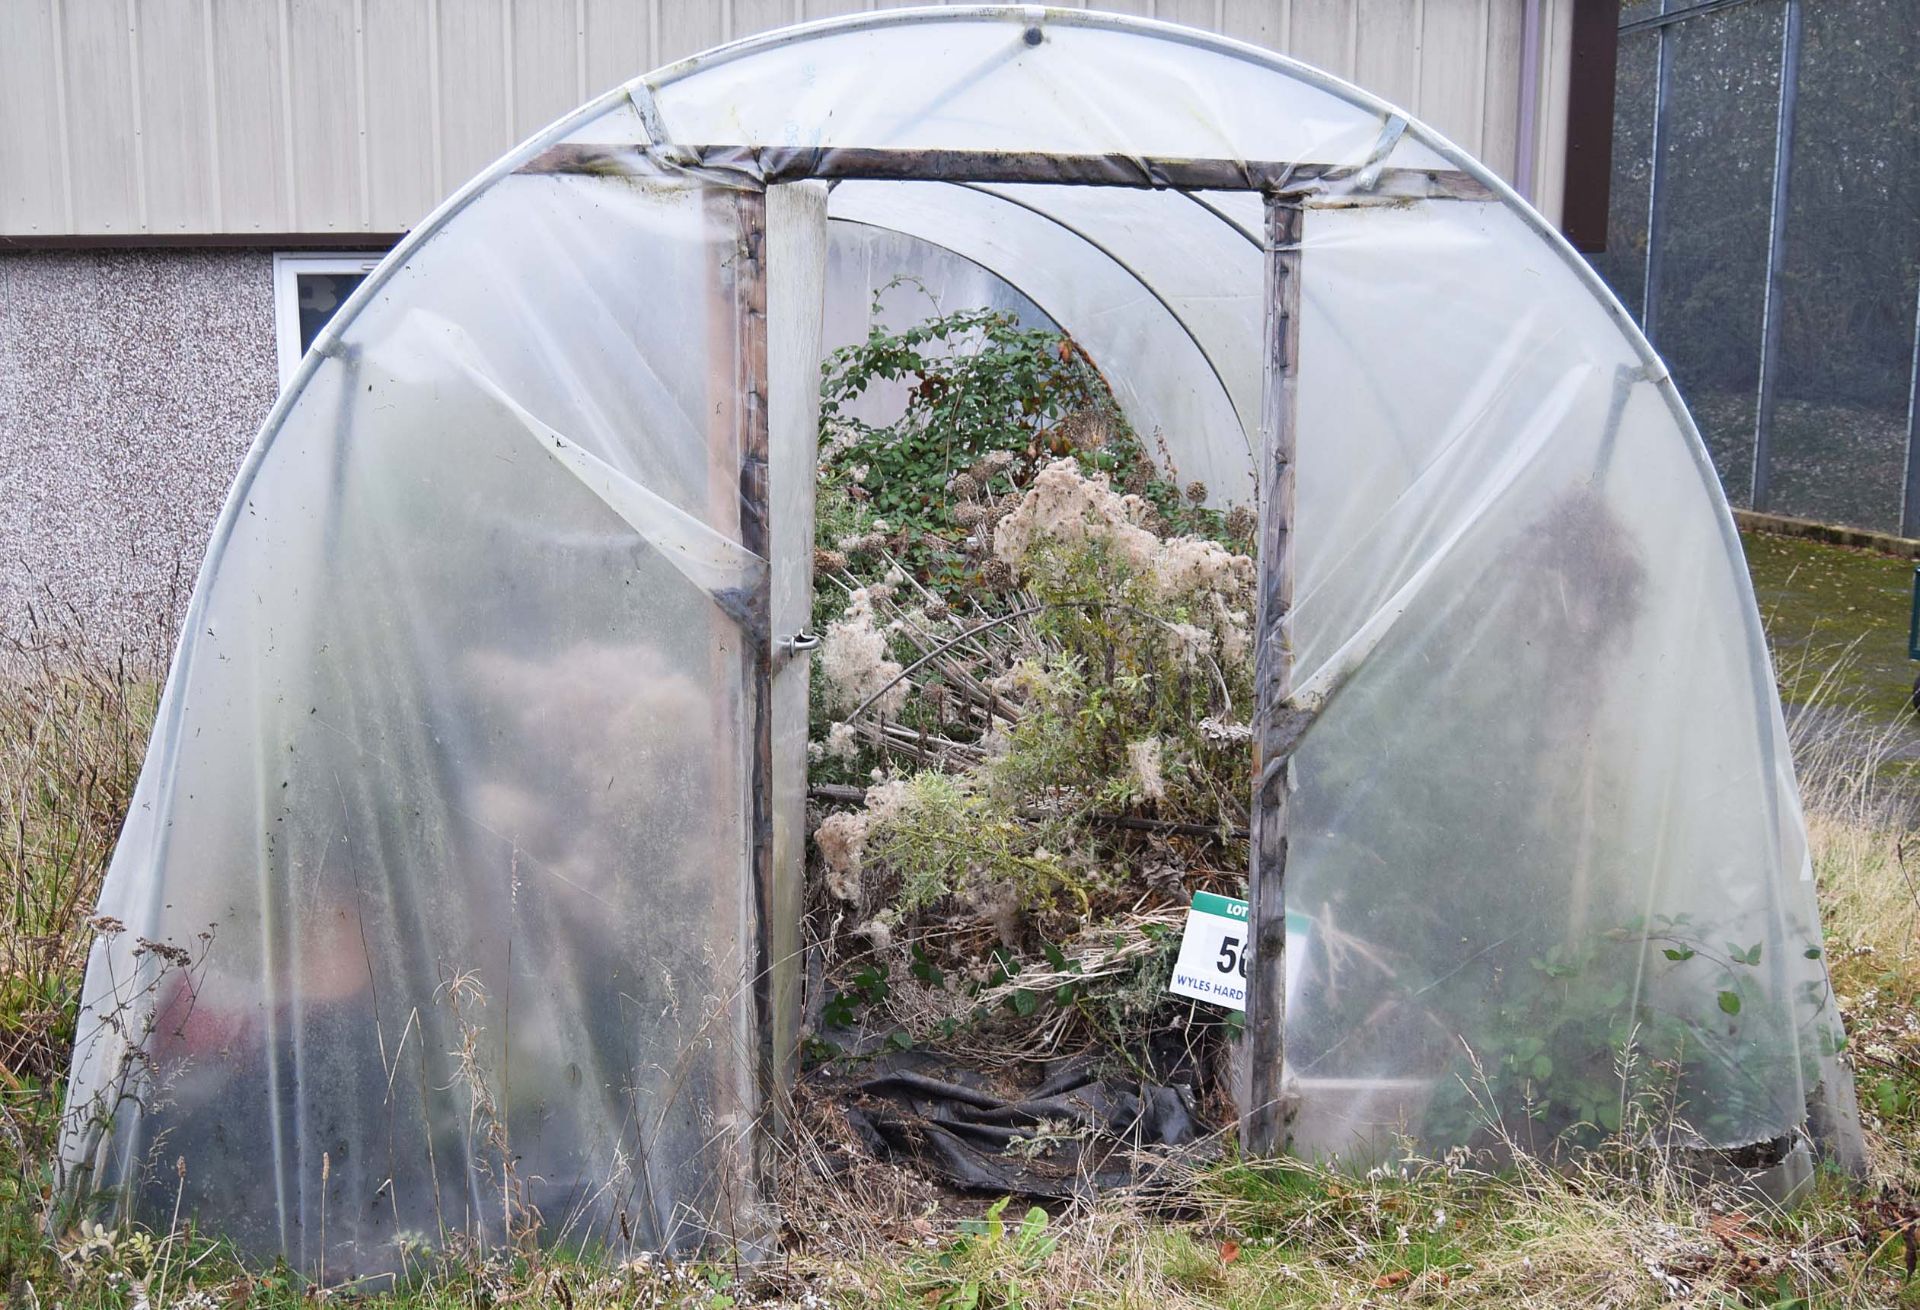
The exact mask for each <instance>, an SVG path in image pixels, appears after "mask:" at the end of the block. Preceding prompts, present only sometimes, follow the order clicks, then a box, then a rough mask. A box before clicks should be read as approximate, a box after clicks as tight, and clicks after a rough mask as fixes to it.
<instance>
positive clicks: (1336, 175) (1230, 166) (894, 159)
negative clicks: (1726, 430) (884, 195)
mask: <svg viewBox="0 0 1920 1310" xmlns="http://www.w3.org/2000/svg"><path fill="white" fill-rule="evenodd" d="M662 170H667V171H674V170H695V171H706V172H711V173H714V174H717V175H727V174H730V175H734V176H737V177H739V178H740V179H741V180H742V182H744V183H747V184H750V185H760V186H766V185H771V184H772V183H775V182H797V181H801V180H804V179H808V178H818V179H822V180H825V181H870V182H971V183H977V184H996V183H997V184H1001V185H1016V184H1021V183H1033V184H1041V185H1047V186H1104V187H1122V188H1126V189H1129V190H1136V191H1138V190H1148V191H1254V192H1259V193H1262V194H1266V195H1284V196H1299V197H1327V198H1335V197H1339V198H1345V199H1348V200H1360V199H1377V200H1481V201H1485V200H1492V199H1493V198H1494V193H1493V191H1492V190H1491V189H1490V188H1489V187H1488V186H1487V185H1486V184H1485V183H1484V182H1482V181H1480V180H1479V179H1478V178H1476V177H1474V176H1472V175H1471V174H1469V173H1464V172H1461V171H1459V170H1457V169H1418V168H1386V167H1380V166H1373V165H1368V166H1362V165H1354V164H1324V163H1310V162H1309V163H1272V162H1259V161H1252V160H1239V159H1174V158H1161V157H1153V156H1140V155H1118V154H1114V155H1051V154H1042V153H1038V152H1032V151H1018V150H890V149H865V148H855V147H832V148H828V147H820V146H679V145H675V146H618V145H613V146H610V145H586V144H568V145H558V146H553V147H551V148H549V149H548V150H545V151H543V152H542V153H541V154H539V155H536V156H535V157H534V158H533V159H530V160H528V161H527V162H526V163H525V164H522V165H521V166H520V169H519V171H520V172H522V173H558V174H600V175H609V176H622V175H627V174H639V173H647V172H658V171H662Z"/></svg>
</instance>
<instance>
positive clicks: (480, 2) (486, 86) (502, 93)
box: [335, 0, 517, 225]
mask: <svg viewBox="0 0 1920 1310" xmlns="http://www.w3.org/2000/svg"><path fill="white" fill-rule="evenodd" d="M335 2H336V3H338V0H335ZM435 7H436V8H437V9H438V11H439V12H438V18H439V24H438V27H439V33H440V97H439V102H440V141H441V155H442V157H443V158H442V165H441V174H442V184H441V190H442V192H443V193H445V192H447V191H451V190H453V188H455V187H457V186H459V185H460V184H461V183H462V182H464V181H466V180H467V179H468V178H470V177H472V176H473V175H474V174H475V173H478V172H479V171H480V170H481V169H483V168H485V167H486V166H487V165H488V164H490V163H492V162H493V161H494V160H495V159H496V158H498V157H499V155H500V153H501V151H503V150H505V149H506V148H507V147H508V146H509V145H511V144H512V143H513V142H514V141H515V140H516V139H517V138H516V137H515V136H514V134H513V120H512V116H511V114H510V113H509V112H508V105H507V86H508V83H509V77H508V69H507V62H506V43H505V40H504V39H503V38H504V33H505V23H504V21H503V15H504V13H505V10H506V2H505V0H437V4H436V6H435ZM417 221H418V218H417V217H415V218H411V219H409V220H407V223H408V224H409V225H410V224H412V223H414V222H417Z"/></svg>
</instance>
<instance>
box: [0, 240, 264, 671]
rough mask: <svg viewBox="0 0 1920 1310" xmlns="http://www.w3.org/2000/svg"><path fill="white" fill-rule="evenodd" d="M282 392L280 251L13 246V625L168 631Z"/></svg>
mask: <svg viewBox="0 0 1920 1310" xmlns="http://www.w3.org/2000/svg"><path fill="white" fill-rule="evenodd" d="M278 390H279V375H278V372H277V368H276V364H275V359H274V341H273V281H272V257H271V256H270V255H269V254H266V253H264V252H260V251H245V250H89V251H46V252H38V253H32V254H5V253H0V487H4V488H5V490H4V492H0V555H4V556H5V557H6V558H7V561H8V562H7V564H6V567H5V568H4V569H0V633H6V634H14V635H18V634H20V633H21V632H23V631H24V630H25V628H26V626H27V625H28V624H29V623H30V622H31V616H32V615H35V614H38V615H40V616H41V617H42V619H43V621H47V620H51V621H53V622H55V623H58V624H60V625H61V626H64V627H78V628H81V629H83V630H84V631H85V633H86V635H87V636H88V638H89V639H90V640H92V641H93V642H94V643H95V644H96V645H97V646H100V647H102V648H106V649H111V648H112V647H114V646H116V645H119V644H122V643H126V644H128V645H131V646H133V647H135V648H137V649H141V650H148V649H151V647H152V645H153V642H154V640H155V639H156V636H158V637H159V638H160V639H161V640H163V641H164V640H165V634H167V633H169V632H171V630H172V627H173V625H174V622H175V621H176V618H177V615H178V614H179V613H180V612H181V611H182V610H184V607H185V604H186V598H187V594H188V593H189V592H190V591H191V589H192V586H193V578H194V573H195V571H196V570H197V569H198V567H199V562H200V555H201V552H202V551H203V549H204V548H205V545H206V539H207V534H208V533H209V531H211V529H212V526H213V520H214V518H215V516H216V515H217V513H218V512H219V508H220V503H221V500H222V498H223V497H224V496H225V494H226V490H227V485H228V483H230V482H231V481H232V480H233V474H234V471H235V469H236V468H238V467H239V464H240V460H241V457H242V456H243V455H245V453H246V450H247V445H248V443H249V442H250V441H251V440H252V438H253V434H254V431H255V430H256V429H257V428H258V427H259V426H260V422H261V420H262V419H263V418H265V417H266V413H267V410H268V409H269V408H270V407H271V406H272V404H273V400H274V397H275V395H276V394H277V393H278Z"/></svg>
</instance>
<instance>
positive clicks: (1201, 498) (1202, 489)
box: [1187, 479, 1207, 505]
mask: <svg viewBox="0 0 1920 1310" xmlns="http://www.w3.org/2000/svg"><path fill="white" fill-rule="evenodd" d="M1187 499H1188V500H1189V501H1191V502H1193V503H1194V504H1195V505H1202V504H1205V503H1206V499H1207V484H1206V483H1204V482H1201V481H1199V480H1197V479H1196V480H1195V481H1193V482H1189V483H1188V484H1187Z"/></svg>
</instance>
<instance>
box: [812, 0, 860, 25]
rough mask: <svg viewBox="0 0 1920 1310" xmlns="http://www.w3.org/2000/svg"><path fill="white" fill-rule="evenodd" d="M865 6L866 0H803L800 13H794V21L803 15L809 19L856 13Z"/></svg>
mask: <svg viewBox="0 0 1920 1310" xmlns="http://www.w3.org/2000/svg"><path fill="white" fill-rule="evenodd" d="M866 7H867V5H866V0H803V3H802V5H801V13H800V14H799V15H795V19H796V21H797V20H798V18H799V17H801V16H802V15H804V16H805V17H806V18H807V19H808V20H809V21H811V20H813V19H816V18H837V17H839V16H840V15H841V14H857V13H860V12H862V11H863V10H865V9H866Z"/></svg>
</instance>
